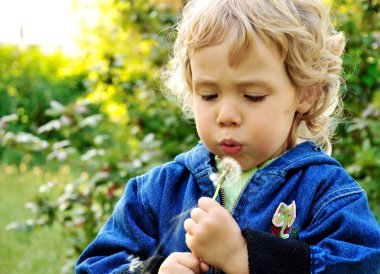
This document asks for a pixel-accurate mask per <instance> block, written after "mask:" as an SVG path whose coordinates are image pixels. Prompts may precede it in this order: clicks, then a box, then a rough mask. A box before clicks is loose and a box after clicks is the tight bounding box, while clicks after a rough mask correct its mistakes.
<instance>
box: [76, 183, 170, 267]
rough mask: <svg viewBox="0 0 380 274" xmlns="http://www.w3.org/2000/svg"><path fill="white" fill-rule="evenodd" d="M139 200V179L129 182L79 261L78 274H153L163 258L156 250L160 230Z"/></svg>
mask: <svg viewBox="0 0 380 274" xmlns="http://www.w3.org/2000/svg"><path fill="white" fill-rule="evenodd" d="M156 227H157V226H156V224H155V223H154V219H152V218H151V216H150V215H149V214H148V213H147V212H146V209H145V207H144V205H143V204H142V202H141V200H140V199H139V195H138V183H137V180H136V179H132V180H130V181H129V182H128V184H127V187H126V190H125V192H124V195H123V197H122V198H121V199H120V200H119V202H118V203H117V205H116V207H115V210H114V212H113V214H112V216H111V218H110V219H109V221H108V222H107V223H106V225H105V226H104V227H103V228H102V229H101V231H100V232H99V234H98V236H97V237H96V239H95V240H94V241H93V242H92V243H91V244H90V245H89V246H88V247H87V248H86V250H85V251H84V252H83V254H82V255H81V256H80V257H79V260H78V262H77V266H76V268H75V271H76V273H145V272H144V271H145V270H146V269H145V268H146V267H149V268H151V269H150V273H154V272H157V271H158V268H159V266H160V265H161V263H162V261H163V258H162V257H161V256H158V255H157V254H154V252H155V250H156V249H157V248H156V247H157V240H156V239H157V235H156V234H157V228H156Z"/></svg>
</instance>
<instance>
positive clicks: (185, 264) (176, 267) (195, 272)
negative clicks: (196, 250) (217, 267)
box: [158, 252, 208, 274]
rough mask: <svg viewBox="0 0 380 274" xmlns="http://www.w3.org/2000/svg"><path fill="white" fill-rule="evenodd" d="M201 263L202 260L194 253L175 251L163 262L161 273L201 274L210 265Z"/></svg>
mask: <svg viewBox="0 0 380 274" xmlns="http://www.w3.org/2000/svg"><path fill="white" fill-rule="evenodd" d="M204 264H205V263H203V264H201V262H200V260H199V259H198V258H197V257H196V256H195V255H194V254H192V253H188V252H184V253H181V252H175V253H172V254H170V255H169V257H168V258H166V260H165V261H164V262H163V263H162V265H161V266H160V269H159V272H158V273H159V274H178V273H181V274H200V273H201V271H203V270H202V269H206V268H207V267H208V266H207V265H206V266H205V265H204Z"/></svg>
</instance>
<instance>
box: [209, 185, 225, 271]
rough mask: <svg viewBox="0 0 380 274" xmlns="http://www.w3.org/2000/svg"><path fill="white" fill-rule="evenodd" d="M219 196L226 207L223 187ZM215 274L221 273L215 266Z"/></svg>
mask: <svg viewBox="0 0 380 274" xmlns="http://www.w3.org/2000/svg"><path fill="white" fill-rule="evenodd" d="M219 197H220V204H221V205H222V207H226V196H225V194H224V191H223V188H221V189H220V190H219ZM212 273H213V274H218V273H219V268H217V267H215V266H214V269H213V271H212Z"/></svg>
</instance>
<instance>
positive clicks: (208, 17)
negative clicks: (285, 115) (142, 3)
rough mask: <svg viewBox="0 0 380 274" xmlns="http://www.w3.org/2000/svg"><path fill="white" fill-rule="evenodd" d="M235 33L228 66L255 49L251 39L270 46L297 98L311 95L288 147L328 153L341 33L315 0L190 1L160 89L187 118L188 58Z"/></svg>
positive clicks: (334, 113)
mask: <svg viewBox="0 0 380 274" xmlns="http://www.w3.org/2000/svg"><path fill="white" fill-rule="evenodd" d="M227 32H229V33H232V35H234V43H233V44H232V46H231V49H230V51H229V62H230V64H231V65H234V64H237V63H239V62H240V61H241V60H242V59H243V58H244V57H245V55H246V53H247V52H248V51H249V50H250V49H251V48H252V47H254V41H255V36H257V35H258V36H259V37H260V38H261V39H262V40H263V41H264V42H273V43H274V44H275V45H277V48H278V50H279V52H280V54H281V56H282V58H283V60H284V63H285V66H286V70H287V73H288V76H289V78H290V80H291V81H292V82H293V84H294V85H295V86H296V88H297V96H300V97H301V98H308V97H310V96H314V98H315V102H314V104H313V105H312V107H311V109H310V110H309V111H307V112H306V113H302V114H301V113H296V115H295V117H294V122H293V125H292V128H291V131H290V134H289V138H288V144H287V149H290V148H292V147H293V146H294V145H295V144H296V143H299V142H301V141H303V140H313V141H315V142H316V143H317V144H318V145H320V146H321V147H323V148H324V149H325V151H326V152H328V153H331V138H332V134H333V132H334V129H335V125H336V121H337V118H338V117H339V113H340V110H341V99H340V93H339V87H340V84H341V82H342V80H341V77H340V73H341V71H342V60H341V55H342V53H343V50H344V46H345V37H344V35H343V33H341V32H337V31H336V30H335V28H334V27H333V25H332V23H331V21H330V17H329V14H328V11H327V10H326V8H325V7H324V6H323V5H322V3H320V2H319V1H318V0H190V1H188V2H187V4H186V6H185V7H184V9H183V12H182V16H181V17H180V19H179V22H178V25H177V28H176V34H177V38H176V41H175V44H174V51H173V55H172V59H171V60H170V62H169V64H168V66H166V67H165V68H164V70H163V80H164V84H165V88H166V89H168V90H169V91H170V92H171V93H172V94H174V95H175V97H176V98H177V100H178V102H179V104H180V105H181V107H182V110H183V112H184V114H185V116H186V117H188V118H191V117H193V109H192V87H191V79H192V73H191V67H190V58H191V56H192V53H193V52H194V51H195V50H197V49H200V48H202V47H206V46H210V45H216V44H219V43H221V42H222V41H223V39H224V37H225V35H226V33H227Z"/></svg>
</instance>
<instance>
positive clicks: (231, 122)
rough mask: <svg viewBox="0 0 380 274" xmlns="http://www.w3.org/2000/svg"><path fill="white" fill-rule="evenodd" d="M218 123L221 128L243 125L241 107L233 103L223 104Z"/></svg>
mask: <svg viewBox="0 0 380 274" xmlns="http://www.w3.org/2000/svg"><path fill="white" fill-rule="evenodd" d="M216 122H217V124H218V125H219V126H220V127H237V126H240V124H241V123H242V115H241V113H240V110H239V106H238V105H236V104H234V103H233V102H224V103H221V105H220V108H219V111H218V117H217V121H216Z"/></svg>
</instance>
